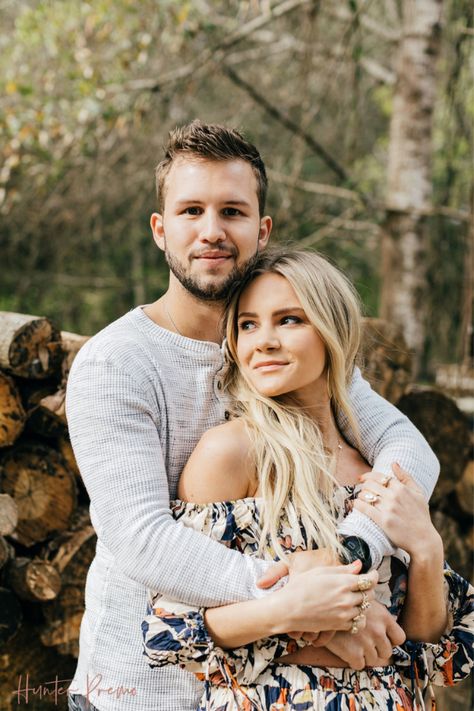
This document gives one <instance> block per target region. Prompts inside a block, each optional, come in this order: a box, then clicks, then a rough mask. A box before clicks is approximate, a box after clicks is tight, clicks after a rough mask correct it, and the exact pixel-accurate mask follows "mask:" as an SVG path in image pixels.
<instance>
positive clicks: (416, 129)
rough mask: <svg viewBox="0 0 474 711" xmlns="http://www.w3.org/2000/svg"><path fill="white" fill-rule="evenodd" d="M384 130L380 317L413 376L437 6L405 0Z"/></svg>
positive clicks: (422, 280) (421, 329)
mask: <svg viewBox="0 0 474 711" xmlns="http://www.w3.org/2000/svg"><path fill="white" fill-rule="evenodd" d="M402 6H403V31H402V37H401V40H400V47H399V54H398V65H397V84H396V89H395V96H394V100H393V113H392V119H391V124H390V144H389V156H388V175H387V185H388V187H387V212H386V219H385V223H384V229H383V237H382V294H381V316H382V318H384V319H386V320H387V321H389V322H390V323H395V324H396V325H398V326H400V327H401V328H402V329H403V333H404V335H405V340H406V342H407V344H408V346H409V347H410V348H411V349H413V350H414V352H415V371H418V370H419V367H420V359H421V357H422V354H423V349H424V343H425V314H426V296H427V288H426V269H425V262H426V259H425V250H426V232H425V230H426V225H425V219H426V218H425V217H424V216H423V215H424V213H425V212H426V210H428V209H429V208H430V206H431V197H432V182H431V153H432V141H431V138H432V117H433V110H434V104H435V93H436V73H435V70H436V63H437V62H436V60H437V57H438V54H439V47H440V27H441V10H442V0H404V2H403V3H402Z"/></svg>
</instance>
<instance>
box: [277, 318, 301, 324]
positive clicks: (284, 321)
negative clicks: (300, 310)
mask: <svg viewBox="0 0 474 711" xmlns="http://www.w3.org/2000/svg"><path fill="white" fill-rule="evenodd" d="M280 323H281V324H282V326H284V325H285V324H287V323H289V324H291V323H303V321H302V320H301V319H300V318H299V316H283V318H282V319H281V321H280Z"/></svg>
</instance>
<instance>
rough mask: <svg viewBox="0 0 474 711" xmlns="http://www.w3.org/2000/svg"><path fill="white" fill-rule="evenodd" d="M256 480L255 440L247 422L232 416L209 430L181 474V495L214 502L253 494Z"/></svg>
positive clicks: (199, 500) (186, 499) (190, 498)
mask: <svg viewBox="0 0 474 711" xmlns="http://www.w3.org/2000/svg"><path fill="white" fill-rule="evenodd" d="M254 480H255V465H254V463H253V457H252V444H251V440H250V436H249V434H248V432H247V429H246V427H245V424H244V422H243V421H241V420H239V419H235V420H229V422H225V423H224V424H222V425H218V426H217V427H212V428H211V429H210V430H207V432H205V433H204V434H203V435H202V437H201V439H200V440H199V442H198V444H197V446H196V448H195V450H194V451H193V453H192V454H191V456H190V458H189V460H188V462H187V463H186V466H185V468H184V470H183V472H182V474H181V478H180V481H179V486H178V494H179V497H180V498H181V499H183V500H185V501H195V502H196V503H210V502H212V501H231V500H234V499H242V498H245V497H246V496H249V495H251V491H252V488H253V482H254Z"/></svg>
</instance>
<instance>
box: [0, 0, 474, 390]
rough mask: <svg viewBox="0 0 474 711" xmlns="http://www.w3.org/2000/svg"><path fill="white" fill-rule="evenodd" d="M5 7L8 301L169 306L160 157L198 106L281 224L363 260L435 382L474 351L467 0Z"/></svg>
mask: <svg viewBox="0 0 474 711" xmlns="http://www.w3.org/2000/svg"><path fill="white" fill-rule="evenodd" d="M0 8H1V20H2V32H1V37H0V43H1V44H0V68H1V71H0V76H1V80H0V82H1V98H0V132H1V133H0V152H1V156H2V160H1V169H0V214H1V224H2V227H1V232H0V249H1V267H2V278H1V281H0V310H2V309H3V310H9V311H17V312H24V313H34V314H38V315H47V316H50V317H52V318H53V319H54V320H55V321H56V322H57V323H58V324H59V325H60V327H61V328H63V329H67V330H70V331H75V332H78V333H83V334H92V333H94V332H96V331H97V330H99V329H100V328H101V327H102V326H104V325H105V324H106V323H107V322H109V321H111V320H113V319H114V318H116V317H118V316H120V315H121V314H122V313H123V312H124V311H126V310H127V309H129V308H131V307H132V306H134V305H136V304H139V303H146V302H149V301H152V300H154V299H156V298H157V297H158V296H159V295H160V294H161V293H162V291H163V290H164V289H165V288H166V285H167V277H166V274H167V269H166V265H165V263H164V260H163V258H162V255H161V253H159V252H158V250H157V249H156V248H155V246H154V244H153V242H152V239H151V232H150V229H149V224H148V223H149V216H150V213H151V212H152V211H153V210H154V209H155V206H156V200H155V196H154V179H153V171H154V166H155V164H156V163H157V162H158V160H159V159H160V156H161V146H162V145H163V143H164V142H165V141H166V138H167V133H168V131H169V130H170V129H171V128H173V127H174V126H175V125H177V124H183V123H186V122H188V121H190V120H192V119H194V118H195V117H199V118H201V119H202V120H204V121H209V122H222V123H225V124H229V125H232V126H235V127H237V128H239V129H240V130H243V131H244V132H245V134H246V135H247V137H248V138H250V140H252V141H253V142H254V143H255V144H256V145H257V146H258V147H259V149H260V150H261V153H262V155H263V157H264V159H265V161H266V164H267V166H268V170H269V177H270V195H269V205H268V212H269V213H270V214H271V215H272V216H273V217H274V222H275V235H276V239H279V238H280V239H285V240H286V239H289V238H291V239H292V240H296V241H297V242H298V243H299V244H301V245H304V246H305V247H308V248H315V249H318V250H321V251H322V252H324V253H325V254H327V255H329V256H330V257H331V258H333V259H334V260H335V261H336V263H337V264H338V265H339V266H340V267H342V268H343V269H344V270H346V271H347V273H348V274H349V275H350V276H351V277H352V279H353V280H354V281H355V283H356V285H357V287H358V289H359V291H360V294H361V296H362V299H363V302H364V305H365V308H366V312H367V315H377V314H381V315H382V316H384V317H386V318H389V319H391V320H394V321H396V322H399V323H401V325H402V326H403V328H404V330H405V336H406V338H407V340H408V342H409V345H410V346H411V347H412V348H414V349H415V350H416V352H417V354H418V366H419V373H420V375H421V376H423V377H424V378H427V379H429V378H430V377H431V376H432V375H433V372H434V368H435V367H436V365H437V364H438V363H463V362H464V363H465V362H467V361H468V360H469V358H470V356H472V353H470V351H469V336H470V322H471V316H472V287H471V283H470V271H471V269H470V267H471V258H472V251H471V250H470V248H469V245H470V240H471V239H472V226H470V225H472V222H470V213H472V202H473V187H472V186H473V166H472V155H473V150H472V149H473V146H472V141H473V139H472V124H473V118H474V89H473V83H472V76H473V72H474V59H473V52H472V49H473V40H474V23H473V6H472V3H471V1H470V0H444V1H443V2H442V1H441V0H416V2H414V1H413V0H411V1H408V0H378V1H376V0H347V1H342V0H341V1H340V2H330V1H328V0H326V1H324V0H321V1H318V0H276V1H274V2H271V1H270V0H239V1H238V0H227V1H226V2H220V1H218V0H217V1H215V2H211V1H210V0H195V1H194V2H186V1H184V0H142V1H141V2H136V1H135V0H91V1H90V2H80V1H79V0H31V1H30V0H2V1H1V2H0ZM470 230H471V231H470Z"/></svg>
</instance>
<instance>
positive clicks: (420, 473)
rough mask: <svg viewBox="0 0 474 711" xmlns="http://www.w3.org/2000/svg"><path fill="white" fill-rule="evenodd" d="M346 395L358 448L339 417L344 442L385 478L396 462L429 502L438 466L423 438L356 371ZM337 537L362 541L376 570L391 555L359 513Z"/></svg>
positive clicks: (379, 533)
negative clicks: (355, 448)
mask: <svg viewBox="0 0 474 711" xmlns="http://www.w3.org/2000/svg"><path fill="white" fill-rule="evenodd" d="M349 394H350V399H351V404H352V408H353V410H354V415H355V418H356V420H357V423H358V425H359V437H360V446H359V442H358V441H357V437H356V435H355V433H354V432H353V431H352V430H351V428H350V426H349V422H348V420H347V417H345V415H344V414H341V413H339V415H338V423H339V426H340V427H341V429H342V432H343V433H344V436H345V437H346V438H347V440H348V441H349V442H350V443H351V444H352V445H354V446H356V447H357V448H358V449H359V450H360V453H361V454H362V456H363V457H364V459H366V460H367V462H368V463H369V464H370V465H371V467H372V468H373V469H374V470H375V471H377V472H381V473H383V474H388V473H390V472H391V465H392V464H393V463H394V462H398V463H399V464H400V466H401V467H402V468H403V469H406V470H407V471H408V472H410V474H411V475H412V477H413V479H414V480H415V481H416V483H417V484H418V485H419V486H420V487H421V489H422V490H423V492H424V494H425V496H426V498H427V499H429V497H430V496H431V494H432V493H433V489H434V487H435V485H436V482H437V480H438V476H439V462H438V460H437V458H436V456H435V455H434V453H433V451H432V449H431V448H430V446H429V445H428V443H427V441H426V440H425V438H424V437H423V436H422V435H421V433H420V432H419V431H418V430H417V429H416V427H415V426H414V425H413V424H412V423H411V422H410V420H409V419H408V418H407V417H406V416H405V415H403V414H402V413H401V412H400V411H399V410H397V408H396V407H394V406H393V405H391V404H390V403H389V402H387V401H386V400H384V399H383V398H382V397H380V395H378V394H377V393H376V392H374V391H373V390H372V388H371V387H370V385H369V383H368V382H367V381H366V380H364V379H363V377H362V375H361V372H360V370H359V368H355V369H354V375H353V378H352V383H351V386H350V390H349ZM339 533H340V534H341V535H346V536H347V535H352V536H359V537H361V538H362V539H363V540H365V541H366V542H367V544H368V545H369V548H370V552H371V554H372V562H373V565H374V567H378V565H379V564H380V561H381V559H382V557H383V556H384V555H392V554H393V553H394V550H395V549H394V548H393V546H392V545H391V543H390V541H389V539H388V538H387V536H386V535H385V533H384V532H383V531H382V529H381V528H380V527H379V526H377V524H375V523H374V522H373V521H371V520H370V519H369V518H368V517H367V516H365V515H364V514H362V513H360V512H359V511H352V512H351V513H350V514H349V515H348V516H347V517H346V518H345V519H344V521H343V522H342V523H341V525H340V527H339Z"/></svg>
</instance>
